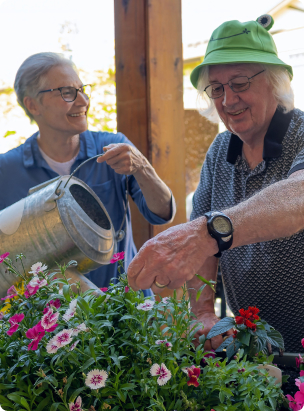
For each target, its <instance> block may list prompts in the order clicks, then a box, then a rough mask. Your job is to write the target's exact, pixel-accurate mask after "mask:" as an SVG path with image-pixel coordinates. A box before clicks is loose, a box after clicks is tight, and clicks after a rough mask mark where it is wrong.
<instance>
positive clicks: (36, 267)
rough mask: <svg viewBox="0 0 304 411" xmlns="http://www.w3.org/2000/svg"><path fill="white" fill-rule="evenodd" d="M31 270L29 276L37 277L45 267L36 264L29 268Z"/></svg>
mask: <svg viewBox="0 0 304 411" xmlns="http://www.w3.org/2000/svg"><path fill="white" fill-rule="evenodd" d="M31 270H32V271H30V274H33V275H38V274H39V273H42V272H43V271H45V270H47V265H43V264H42V263H40V262H38V263H36V264H33V265H32V266H31Z"/></svg>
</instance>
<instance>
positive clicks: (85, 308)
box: [77, 297, 90, 316]
mask: <svg viewBox="0 0 304 411" xmlns="http://www.w3.org/2000/svg"><path fill="white" fill-rule="evenodd" d="M77 301H78V306H79V307H80V309H81V310H82V311H83V312H84V313H85V314H86V315H87V316H89V314H90V306H89V304H88V303H87V302H86V300H85V299H84V298H82V297H78V298H77Z"/></svg>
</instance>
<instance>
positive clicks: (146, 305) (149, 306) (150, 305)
mask: <svg viewBox="0 0 304 411" xmlns="http://www.w3.org/2000/svg"><path fill="white" fill-rule="evenodd" d="M154 304H155V302H154V301H152V300H146V301H145V302H144V303H141V304H138V306H137V307H136V308H137V309H138V310H143V311H150V310H152V308H153V307H154Z"/></svg>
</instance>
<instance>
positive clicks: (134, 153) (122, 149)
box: [97, 143, 149, 175]
mask: <svg viewBox="0 0 304 411" xmlns="http://www.w3.org/2000/svg"><path fill="white" fill-rule="evenodd" d="M103 151H104V152H105V154H104V155H103V156H101V157H98V158H97V163H103V162H104V161H105V162H106V163H107V164H108V166H110V167H111V168H112V169H113V170H114V171H115V172H116V173H118V174H129V175H130V174H135V173H137V172H138V171H139V170H142V169H143V168H144V167H146V166H147V165H148V164H149V163H148V161H147V159H146V157H145V156H144V155H143V154H141V152H140V151H139V150H137V148H135V147H133V146H130V145H129V144H125V143H117V144H109V145H108V146H106V147H104V148H103Z"/></svg>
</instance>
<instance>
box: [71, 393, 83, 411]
mask: <svg viewBox="0 0 304 411" xmlns="http://www.w3.org/2000/svg"><path fill="white" fill-rule="evenodd" d="M81 403H82V400H81V397H80V396H79V397H77V400H76V401H75V404H74V403H73V402H70V403H69V408H70V411H81V410H82V408H81Z"/></svg>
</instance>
